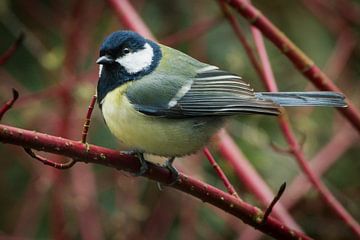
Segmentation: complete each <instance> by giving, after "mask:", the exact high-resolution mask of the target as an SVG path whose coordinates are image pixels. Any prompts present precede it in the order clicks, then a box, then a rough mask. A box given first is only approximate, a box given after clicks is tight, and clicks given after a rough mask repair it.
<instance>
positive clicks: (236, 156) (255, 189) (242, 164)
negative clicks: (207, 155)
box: [218, 0, 300, 229]
mask: <svg viewBox="0 0 360 240" xmlns="http://www.w3.org/2000/svg"><path fill="white" fill-rule="evenodd" d="M218 2H219V4H220V7H221V9H222V11H223V13H224V15H225V16H226V18H227V19H228V21H229V23H230V24H231V26H232V28H233V31H234V33H235V34H236V36H237V37H238V39H239V41H240V42H241V43H242V45H243V47H244V49H245V51H246V54H247V55H248V57H249V59H250V62H251V63H252V65H253V66H254V68H255V70H256V72H257V73H258V75H259V76H260V78H261V79H262V80H263V81H264V82H265V78H266V76H265V74H264V71H263V70H262V66H261V65H260V64H259V62H258V60H257V58H256V55H255V53H254V51H253V49H252V48H251V46H250V44H249V43H248V41H247V40H246V37H245V35H244V33H243V31H242V30H241V27H240V25H239V23H238V21H237V20H236V18H235V17H234V16H233V15H232V14H231V12H230V11H229V9H228V8H227V6H226V5H225V4H224V3H223V1H221V0H219V1H218ZM219 138H220V142H219V143H218V145H219V149H220V152H221V153H222V155H223V156H224V157H225V159H227V160H228V161H229V162H230V164H231V165H232V166H233V168H234V171H235V173H236V174H237V175H238V177H239V179H241V180H242V181H243V182H244V184H245V186H246V187H247V189H249V191H251V192H252V193H253V194H254V195H255V196H256V197H257V198H258V199H259V200H260V201H261V203H262V204H263V205H264V206H267V205H268V204H270V202H271V200H272V199H273V194H272V192H271V190H270V189H269V187H268V186H267V184H266V183H265V182H264V181H263V180H262V178H261V177H260V176H259V174H258V173H257V172H256V170H255V169H254V168H253V167H252V166H251V165H250V164H249V162H248V161H247V160H246V158H245V157H244V156H243V154H241V152H240V150H239V149H238V147H237V146H236V144H235V143H233V141H232V140H231V138H230V136H228V135H227V134H226V133H225V132H221V134H219ZM274 214H275V215H276V216H277V217H278V218H279V219H281V220H282V221H283V222H286V223H287V224H288V225H289V226H292V227H294V228H296V229H300V227H299V226H298V224H297V223H296V222H295V221H294V220H293V219H292V217H291V216H290V214H288V213H287V211H286V210H285V209H284V208H283V207H282V206H281V205H280V206H278V207H276V208H275V209H274Z"/></svg>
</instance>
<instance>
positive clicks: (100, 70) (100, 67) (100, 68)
mask: <svg viewBox="0 0 360 240" xmlns="http://www.w3.org/2000/svg"><path fill="white" fill-rule="evenodd" d="M103 67H104V66H103V65H102V64H99V77H101V72H102V70H103Z"/></svg>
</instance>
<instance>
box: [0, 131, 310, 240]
mask: <svg viewBox="0 0 360 240" xmlns="http://www.w3.org/2000/svg"><path fill="white" fill-rule="evenodd" d="M0 142H3V143H10V144H14V145H19V146H22V147H27V148H32V149H36V150H40V151H46V152H49V153H54V154H58V155H63V156H67V157H70V158H76V159H78V161H82V162H86V163H87V162H91V163H96V164H101V165H105V166H109V167H114V168H116V169H119V170H125V171H129V172H132V173H136V172H138V171H139V170H140V163H139V161H138V159H137V158H135V157H134V156H131V155H127V154H123V153H120V152H118V151H116V150H111V149H108V148H104V147H100V146H95V145H86V144H83V143H81V142H77V141H72V140H69V139H65V138H60V137H57V136H51V135H47V134H43V133H37V132H34V131H29V130H25V129H20V128H15V127H11V126H6V125H0ZM145 177H148V178H150V179H152V180H155V181H158V182H161V183H163V184H166V183H169V182H171V180H172V176H171V173H170V171H169V170H168V169H166V168H163V167H160V166H157V165H155V164H151V163H149V171H148V172H147V173H146V174H145ZM171 187H173V188H176V189H178V190H180V191H182V192H185V193H188V194H190V195H192V196H194V197H196V198H199V199H201V200H202V201H204V202H208V203H209V204H212V205H214V206H216V207H218V208H221V209H222V210H224V211H226V212H228V213H229V214H232V215H234V216H236V217H238V218H239V219H241V220H243V221H244V222H245V223H247V224H249V225H251V226H253V227H255V228H257V229H258V230H260V231H262V232H264V233H266V234H268V235H270V236H273V237H274V238H277V239H299V238H301V239H310V238H309V237H308V236H306V235H304V234H302V233H299V232H297V231H295V230H292V229H290V228H288V227H286V226H285V225H283V224H281V223H280V222H279V221H277V220H276V219H274V218H271V217H270V218H268V220H267V221H266V223H265V224H261V221H262V217H263V212H262V211H261V210H259V209H258V208H256V207H253V206H251V205H250V204H248V203H245V202H243V201H240V200H239V199H237V198H235V197H234V196H232V195H230V194H228V193H225V192H223V191H221V190H219V189H217V188H215V187H213V186H210V185H208V184H206V183H203V182H201V181H199V180H196V179H194V178H192V177H189V176H186V175H184V174H182V173H180V176H179V180H178V181H177V182H176V183H175V184H174V185H172V186H171Z"/></svg>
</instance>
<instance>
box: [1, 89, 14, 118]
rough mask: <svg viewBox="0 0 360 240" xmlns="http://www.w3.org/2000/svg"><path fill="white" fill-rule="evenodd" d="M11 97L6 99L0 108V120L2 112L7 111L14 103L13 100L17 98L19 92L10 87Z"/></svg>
mask: <svg viewBox="0 0 360 240" xmlns="http://www.w3.org/2000/svg"><path fill="white" fill-rule="evenodd" d="M12 95H13V97H12V99H10V100H9V101H7V102H6V103H5V104H4V105H3V106H2V107H1V109H0V121H1V119H2V118H3V116H4V114H5V113H6V112H7V111H9V109H10V108H11V107H12V106H13V105H14V103H15V101H16V100H17V99H18V98H19V93H18V91H16V89H14V88H13V89H12Z"/></svg>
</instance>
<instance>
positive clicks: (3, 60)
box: [0, 33, 25, 65]
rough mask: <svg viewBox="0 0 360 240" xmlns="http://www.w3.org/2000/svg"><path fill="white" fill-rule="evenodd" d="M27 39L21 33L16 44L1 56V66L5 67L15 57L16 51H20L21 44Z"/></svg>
mask: <svg viewBox="0 0 360 240" xmlns="http://www.w3.org/2000/svg"><path fill="white" fill-rule="evenodd" d="M24 38H25V34H24V33H20V35H19V36H18V37H17V38H16V40H15V42H14V43H13V44H12V45H11V46H10V47H9V48H8V49H7V50H6V51H5V52H4V53H3V54H2V55H1V56H0V65H3V64H5V63H6V62H7V60H9V58H11V56H12V55H14V53H15V51H16V50H17V49H18V47H19V46H20V44H21V43H22V42H23V40H24Z"/></svg>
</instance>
